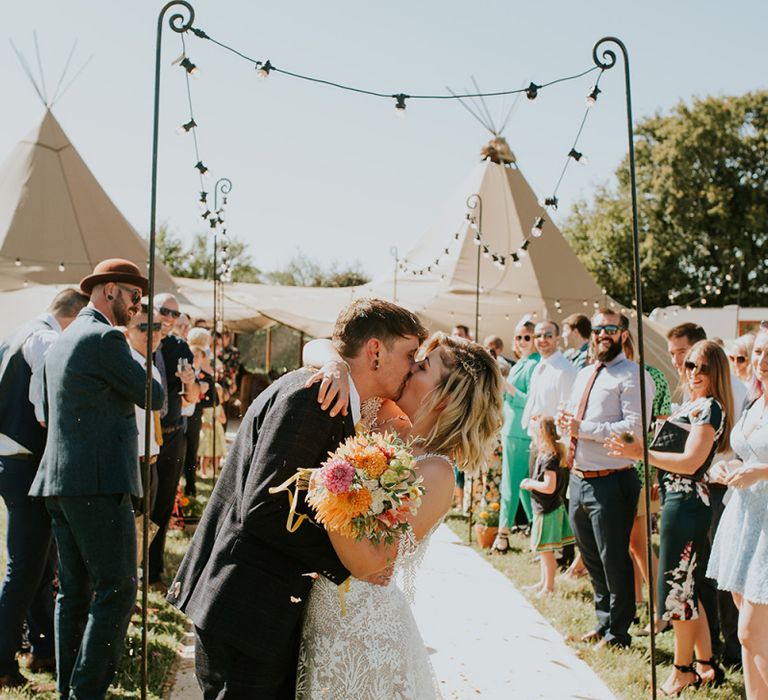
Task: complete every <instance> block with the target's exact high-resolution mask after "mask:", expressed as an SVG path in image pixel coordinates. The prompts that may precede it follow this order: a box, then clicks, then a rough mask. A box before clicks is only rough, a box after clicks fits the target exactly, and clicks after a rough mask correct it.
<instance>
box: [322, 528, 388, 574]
mask: <svg viewBox="0 0 768 700" xmlns="http://www.w3.org/2000/svg"><path fill="white" fill-rule="evenodd" d="M328 537H330V539H331V544H332V545H333V548H334V550H336V554H337V555H338V557H339V559H341V563H342V564H344V566H345V567H346V569H347V570H348V571H349V573H350V574H352V576H354V577H355V578H361V579H365V578H367V577H369V576H370V575H371V574H373V573H376V572H378V571H381V570H382V569H385V568H387V567H388V566H390V565H391V564H392V563H393V562H394V561H395V557H396V556H397V543H396V542H395V543H393V544H391V545H386V544H384V543H381V544H378V545H375V544H373V543H372V542H370V541H369V540H360V541H358V540H356V539H355V538H354V537H346V536H345V535H341V534H339V533H338V532H329V533H328Z"/></svg>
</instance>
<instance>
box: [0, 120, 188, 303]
mask: <svg viewBox="0 0 768 700" xmlns="http://www.w3.org/2000/svg"><path fill="white" fill-rule="evenodd" d="M115 257H121V258H126V259H128V260H132V261H133V262H135V263H136V264H137V265H139V266H143V265H146V264H147V258H148V254H147V244H146V242H145V241H144V240H143V239H142V238H141V236H139V234H138V233H137V232H136V230H135V229H134V228H133V226H131V225H130V224H129V223H128V221H127V220H126V219H125V217H124V216H123V215H122V214H121V213H120V211H119V210H118V209H117V207H116V206H115V205H114V203H113V202H112V200H111V199H110V198H109V196H108V195H107V193H106V192H105V191H104V190H103V189H102V187H101V185H99V183H98V181H97V180H96V178H95V177H94V176H93V173H91V171H90V170H89V169H88V166H87V165H86V164H85V163H84V162H83V159H82V158H81V157H80V155H79V154H78V152H77V150H76V149H75V147H74V146H73V145H72V144H71V143H70V141H69V139H68V138H67V135H66V134H65V133H64V131H63V129H62V128H61V126H60V125H59V123H58V121H57V120H56V118H55V117H54V116H53V113H52V112H51V111H50V109H46V112H45V115H44V116H43V119H42V121H41V122H40V125H39V126H38V127H37V128H36V129H34V130H33V131H32V132H31V133H30V134H29V136H27V138H25V139H23V140H22V141H21V142H20V143H19V144H18V145H17V146H16V148H15V149H14V150H13V152H12V153H11V155H10V156H9V158H8V159H7V160H6V162H5V163H4V164H3V166H2V168H1V169H0V290H9V289H18V288H21V287H24V286H27V285H31V284H56V285H61V284H76V283H77V282H79V281H80V280H81V279H82V278H83V277H85V276H86V275H87V274H89V273H90V272H91V271H92V270H93V267H94V266H95V265H96V263H97V262H99V261H100V260H104V259H105V258H115ZM155 284H156V289H157V290H158V291H171V290H173V289H174V288H175V284H174V281H173V278H172V277H171V275H170V274H168V271H167V270H166V269H165V268H164V267H163V265H162V264H161V263H159V261H158V264H157V266H156V273H155Z"/></svg>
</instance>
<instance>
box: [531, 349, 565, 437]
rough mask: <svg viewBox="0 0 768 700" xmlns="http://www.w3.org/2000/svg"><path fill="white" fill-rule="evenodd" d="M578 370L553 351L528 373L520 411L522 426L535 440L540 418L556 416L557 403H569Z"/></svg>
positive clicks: (557, 351) (558, 406)
mask: <svg viewBox="0 0 768 700" xmlns="http://www.w3.org/2000/svg"><path fill="white" fill-rule="evenodd" d="M577 372H578V370H577V369H576V367H574V365H573V363H572V362H571V361H570V360H569V359H568V358H567V357H565V355H563V353H562V352H560V350H556V351H555V352H553V353H552V354H551V355H550V356H549V357H542V358H541V360H539V363H538V364H537V365H536V367H535V369H534V370H533V374H531V383H530V386H529V388H528V401H526V403H525V410H523V417H522V420H521V422H522V425H523V427H524V428H526V429H527V430H528V434H529V435H530V436H531V438H535V433H536V421H534V420H532V419H533V418H536V417H539V416H552V417H553V418H554V417H556V416H557V412H558V409H559V408H560V404H561V403H562V402H564V401H567V400H568V397H569V396H570V395H571V387H572V386H573V382H574V380H575V379H576V374H577Z"/></svg>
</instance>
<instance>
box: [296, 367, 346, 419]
mask: <svg viewBox="0 0 768 700" xmlns="http://www.w3.org/2000/svg"><path fill="white" fill-rule="evenodd" d="M349 375H350V368H349V365H348V364H347V363H346V362H344V361H343V360H332V361H330V362H326V363H325V364H324V365H323V366H322V367H321V368H320V369H319V370H317V371H316V372H315V373H314V374H313V375H312V376H311V377H310V378H309V379H307V382H306V384H305V385H304V386H305V387H307V388H309V387H311V386H312V385H313V384H316V383H317V382H320V389H319V391H318V392H317V402H318V403H319V404H320V408H322V409H323V410H324V411H327V410H328V409H329V408H330V415H331V417H333V416H337V415H339V413H341V414H342V415H343V416H346V415H347V412H348V410H349Z"/></svg>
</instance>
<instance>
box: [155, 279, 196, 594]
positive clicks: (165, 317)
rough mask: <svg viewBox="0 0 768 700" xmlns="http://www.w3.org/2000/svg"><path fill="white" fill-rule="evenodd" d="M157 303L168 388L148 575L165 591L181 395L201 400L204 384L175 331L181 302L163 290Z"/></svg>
mask: <svg viewBox="0 0 768 700" xmlns="http://www.w3.org/2000/svg"><path fill="white" fill-rule="evenodd" d="M154 306H155V312H156V313H157V314H158V315H159V317H160V337H161V338H162V340H161V341H160V347H159V348H158V349H157V350H156V351H155V354H154V364H155V366H156V367H157V369H158V370H159V371H160V377H161V379H162V382H163V386H164V387H165V389H166V401H165V402H164V403H163V406H162V407H161V408H160V423H161V426H162V436H163V437H162V445H161V447H160V453H159V454H158V456H157V494H156V496H155V503H154V507H153V508H152V512H151V516H152V522H154V523H155V525H157V526H158V528H159V529H158V531H157V534H156V535H155V538H154V539H153V540H152V544H151V545H150V548H149V562H148V576H149V584H150V586H152V587H153V588H154V589H156V590H158V591H160V592H161V593H165V592H166V591H167V589H168V586H167V585H166V584H165V582H164V581H163V580H162V574H163V570H164V568H165V536H166V533H167V531H168V523H169V522H170V520H171V516H172V515H173V504H174V502H175V501H176V491H177V489H178V486H179V480H180V479H181V472H182V469H183V466H184V456H185V454H186V439H185V434H184V417H183V416H182V412H181V409H182V404H181V397H182V396H183V397H184V399H185V400H186V401H187V403H190V404H194V403H197V401H198V399H199V398H200V387H199V386H198V384H197V380H196V378H195V370H194V367H193V366H192V360H193V356H192V351H191V350H190V349H189V345H187V341H186V340H184V339H183V338H181V337H180V336H177V335H173V334H172V333H171V331H172V330H173V327H174V325H175V323H176V321H177V320H178V319H179V317H180V316H181V312H180V311H179V302H178V301H176V297H174V296H173V295H172V294H167V293H163V294H158V295H157V296H156V297H155V299H154ZM180 360H186V361H187V365H186V368H185V369H184V370H180V369H179V361H180Z"/></svg>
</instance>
